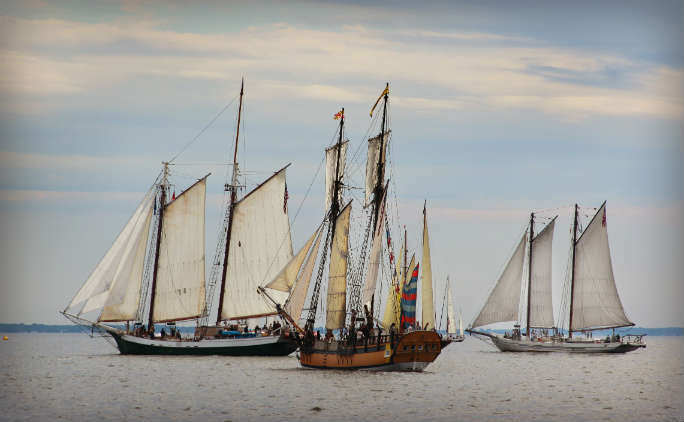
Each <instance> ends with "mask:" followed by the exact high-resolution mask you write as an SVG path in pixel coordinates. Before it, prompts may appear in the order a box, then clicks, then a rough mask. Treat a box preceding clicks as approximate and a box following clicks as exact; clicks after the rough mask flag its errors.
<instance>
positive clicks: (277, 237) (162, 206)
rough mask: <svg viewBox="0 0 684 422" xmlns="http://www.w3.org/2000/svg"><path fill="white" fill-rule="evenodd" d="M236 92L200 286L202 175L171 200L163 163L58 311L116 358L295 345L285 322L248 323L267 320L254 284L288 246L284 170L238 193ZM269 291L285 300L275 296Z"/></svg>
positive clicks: (275, 266)
mask: <svg viewBox="0 0 684 422" xmlns="http://www.w3.org/2000/svg"><path fill="white" fill-rule="evenodd" d="M243 94H244V81H243V83H242V86H241V88H240V103H239V109H238V119H237V129H236V136H235V149H234V153H233V163H232V177H231V179H230V181H229V183H226V184H225V191H226V193H227V195H226V196H227V199H226V203H225V204H224V206H225V215H224V218H223V219H222V225H221V228H220V232H219V236H218V237H219V241H218V242H217V243H218V245H217V250H216V255H215V257H214V261H213V265H212V269H211V275H210V279H209V282H208V283H207V282H206V281H205V201H206V180H207V177H208V175H207V176H205V177H203V178H201V179H199V180H198V181H197V182H195V183H194V184H192V185H191V186H190V187H188V188H187V189H186V190H184V191H183V192H181V193H180V194H179V195H176V194H175V192H174V193H173V194H171V185H170V182H169V173H170V170H169V166H170V165H172V163H169V162H164V163H163V169H162V171H161V173H160V174H159V176H158V177H157V179H156V180H155V182H154V183H153V185H152V186H151V187H150V188H149V190H148V191H147V193H146V194H145V196H144V197H143V200H142V202H141V203H140V204H139V205H138V207H137V209H136V210H135V212H134V213H133V215H132V217H131V218H130V219H129V220H128V222H127V223H126V225H125V226H124V228H123V230H122V231H121V233H120V234H119V235H118V237H117V238H116V240H115V241H114V243H113V244H112V246H111V248H110V249H109V250H108V251H107V253H106V254H105V256H104V257H103V258H102V260H101V261H100V263H99V264H98V265H97V266H96V268H95V270H94V271H93V272H92V273H91V274H90V277H89V278H88V279H87V280H86V282H85V283H84V284H83V286H82V287H81V289H80V290H79V291H78V293H77V294H76V296H75V297H74V298H73V299H72V301H71V302H70V303H69V305H68V306H67V307H66V308H65V309H64V310H63V311H62V314H63V315H64V316H65V317H67V318H68V319H69V320H71V321H72V322H74V323H76V324H79V325H83V326H87V327H91V328H92V329H93V330H98V331H99V332H102V333H104V334H105V335H106V336H111V337H112V338H113V339H114V341H115V342H116V346H117V347H118V349H119V351H120V352H121V353H122V354H152V355H157V354H170V355H209V354H211V355H288V354H290V353H292V352H293V351H294V350H295V349H296V348H297V346H298V344H297V338H296V332H294V331H290V329H289V328H290V327H289V326H288V325H287V324H285V325H282V324H280V322H275V323H273V322H272V325H271V326H270V327H264V328H265V329H264V330H260V329H256V328H257V327H254V328H255V329H254V330H251V329H249V326H248V321H249V320H250V319H254V318H264V317H268V316H276V315H277V310H276V309H275V308H274V307H273V306H271V305H270V303H268V302H266V301H264V300H263V298H262V297H261V295H259V294H258V293H257V290H256V288H257V286H258V285H260V284H261V283H262V282H263V280H268V279H271V278H272V277H273V275H274V274H275V273H276V272H277V271H278V270H279V269H280V268H281V267H282V266H283V265H285V263H287V262H288V261H289V260H290V259H291V258H292V243H291V238H290V223H289V218H288V212H287V196H288V195H287V184H286V169H287V166H286V167H284V168H282V169H280V170H278V171H276V172H275V173H274V174H273V175H272V176H271V177H269V178H268V179H266V180H265V181H263V183H261V184H260V185H258V186H257V187H256V188H254V189H253V190H251V191H250V192H248V193H247V194H246V195H244V196H243V197H242V198H239V197H238V191H239V190H240V189H241V188H242V187H243V186H244V185H241V184H240V183H239V176H240V173H239V171H240V170H239V166H238V160H237V152H238V142H239V139H240V121H241V115H242V99H243ZM217 289H218V291H217ZM271 294H272V295H273V296H274V297H276V298H278V299H280V300H285V299H286V297H287V296H286V294H285V293H282V292H279V291H272V292H271ZM217 296H218V297H217ZM91 315H94V317H93V316H91ZM214 315H215V319H213V316H214ZM275 319H276V320H279V319H280V318H275ZM181 321H184V322H191V323H192V322H194V325H195V330H194V334H193V335H192V336H191V337H184V336H182V335H181V332H180V330H179V329H178V327H176V323H177V322H181ZM114 324H117V325H118V326H117V325H114ZM124 324H125V328H120V327H121V325H124Z"/></svg>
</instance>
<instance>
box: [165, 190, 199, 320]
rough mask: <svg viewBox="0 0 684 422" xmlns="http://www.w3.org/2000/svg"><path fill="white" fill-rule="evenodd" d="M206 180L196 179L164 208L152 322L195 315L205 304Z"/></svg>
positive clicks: (188, 317)
mask: <svg viewBox="0 0 684 422" xmlns="http://www.w3.org/2000/svg"><path fill="white" fill-rule="evenodd" d="M206 181H207V178H206V177H205V178H203V179H201V180H199V181H198V182H197V183H195V184H194V185H192V186H191V187H190V188H188V189H187V190H185V191H184V192H183V193H181V194H180V195H179V196H178V197H176V199H175V200H173V201H172V202H170V203H169V204H167V205H166V207H165V209H164V221H163V224H162V234H161V241H160V243H159V261H158V265H157V283H156V287H155V296H154V297H153V298H152V300H154V312H153V315H152V320H153V321H154V322H165V321H178V320H183V319H190V318H196V317H198V316H199V315H200V314H201V313H202V309H203V308H204V300H205V288H204V233H205V229H204V227H205V226H204V208H205V202H206V201H205V200H206V190H207V189H206Z"/></svg>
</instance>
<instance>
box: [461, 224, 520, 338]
mask: <svg viewBox="0 0 684 422" xmlns="http://www.w3.org/2000/svg"><path fill="white" fill-rule="evenodd" d="M526 244H527V236H526V235H523V236H522V239H520V243H519V244H518V246H517V247H516V248H515V251H514V252H513V255H512V256H511V259H510V260H509V261H508V264H506V268H505V269H504V271H503V273H502V274H501V277H499V280H498V281H497V282H496V286H494V290H492V292H491V293H490V294H489V298H487V302H486V303H485V305H484V306H483V307H482V310H481V311H480V313H479V315H478V316H477V318H475V321H473V324H472V326H473V327H481V326H483V325H487V324H492V323H494V322H504V321H514V320H517V319H518V305H519V304H520V287H521V282H522V271H523V262H524V260H525V246H526Z"/></svg>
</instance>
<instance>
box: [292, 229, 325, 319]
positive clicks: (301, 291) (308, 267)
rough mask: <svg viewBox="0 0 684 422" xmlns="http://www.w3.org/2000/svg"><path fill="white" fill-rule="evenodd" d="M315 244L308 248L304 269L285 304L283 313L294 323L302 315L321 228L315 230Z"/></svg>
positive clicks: (319, 242) (319, 240) (319, 241)
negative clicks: (290, 317)
mask: <svg viewBox="0 0 684 422" xmlns="http://www.w3.org/2000/svg"><path fill="white" fill-rule="evenodd" d="M314 234H315V235H316V243H314V246H313V248H310V252H309V257H308V258H307V259H306V262H305V263H304V268H303V269H302V272H301V273H300V275H299V279H297V281H296V282H295V285H294V288H293V289H292V293H291V294H290V297H289V298H288V300H287V302H286V303H285V307H284V308H285V311H286V312H287V313H288V314H290V315H291V316H292V317H293V318H294V319H295V321H296V320H298V319H299V318H300V317H301V315H302V309H303V308H304V302H305V301H306V294H307V292H308V291H309V284H310V283H311V276H312V275H313V270H314V264H315V263H316V256H317V255H318V247H319V245H320V244H321V237H323V236H322V232H321V227H319V228H318V230H316V233H314Z"/></svg>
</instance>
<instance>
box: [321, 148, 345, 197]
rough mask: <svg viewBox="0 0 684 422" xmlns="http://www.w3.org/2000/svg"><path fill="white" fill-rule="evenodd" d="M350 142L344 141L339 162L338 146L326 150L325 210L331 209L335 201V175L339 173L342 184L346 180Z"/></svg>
mask: <svg viewBox="0 0 684 422" xmlns="http://www.w3.org/2000/svg"><path fill="white" fill-rule="evenodd" d="M348 144H349V141H344V142H342V144H341V145H340V148H339V150H340V157H339V162H338V160H337V151H338V147H337V145H335V146H332V147H330V148H328V149H326V150H325V209H326V211H327V210H329V209H330V204H331V203H332V199H333V192H334V190H335V189H334V186H333V184H334V183H335V173H336V172H339V180H340V182H341V181H342V180H344V166H345V163H346V159H347V145H348Z"/></svg>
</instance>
